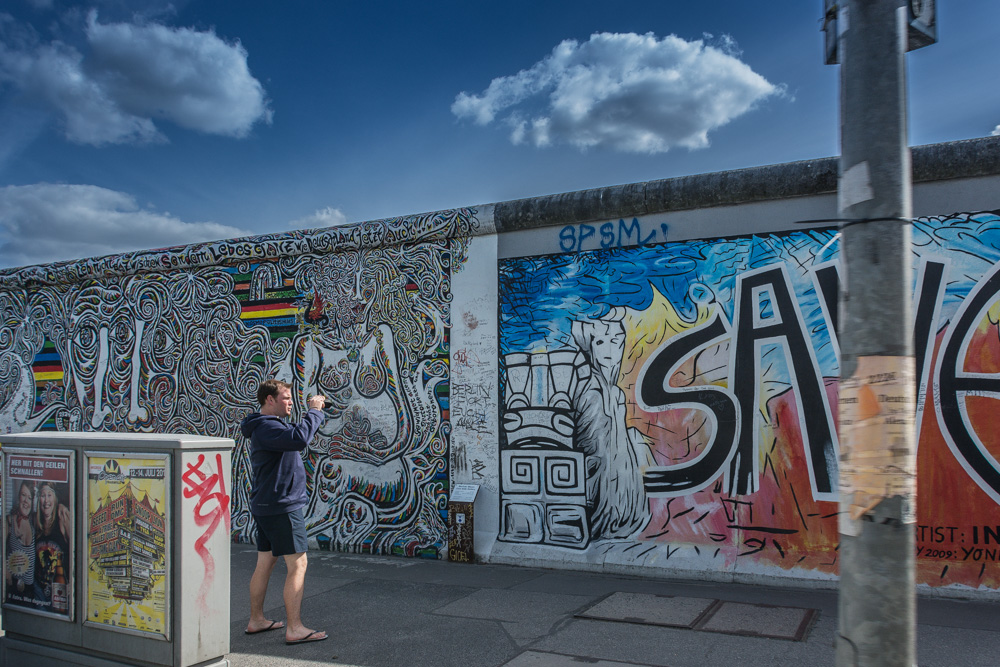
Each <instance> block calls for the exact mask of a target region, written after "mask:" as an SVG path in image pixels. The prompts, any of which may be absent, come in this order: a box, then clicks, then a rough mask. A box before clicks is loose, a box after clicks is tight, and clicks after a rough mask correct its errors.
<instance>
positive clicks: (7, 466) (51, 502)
mask: <svg viewBox="0 0 1000 667" xmlns="http://www.w3.org/2000/svg"><path fill="white" fill-rule="evenodd" d="M74 460H75V459H74V453H73V452H71V451H65V450H60V449H45V450H42V449H20V448H16V447H4V448H3V498H4V504H3V513H4V517H5V520H4V522H3V553H4V564H3V565H4V572H5V576H4V577H3V584H4V589H3V604H4V605H6V606H13V607H17V608H18V610H19V611H26V612H29V613H33V614H41V615H43V616H51V617H54V618H58V619H60V620H64V621H72V620H73V614H74V608H75V604H74V602H75V601H74V599H73V589H74V585H73V582H74V580H75V578H76V573H75V572H74V566H73V564H74V563H75V562H76V558H75V543H74V536H73V526H74V524H75V523H76V518H75V517H76V503H75V502H74V491H73V479H74V476H75V470H76V468H75V466H74Z"/></svg>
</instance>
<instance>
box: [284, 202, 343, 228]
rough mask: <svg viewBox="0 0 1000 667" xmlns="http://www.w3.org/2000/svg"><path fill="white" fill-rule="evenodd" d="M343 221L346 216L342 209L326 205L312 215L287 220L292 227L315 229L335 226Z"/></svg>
mask: <svg viewBox="0 0 1000 667" xmlns="http://www.w3.org/2000/svg"><path fill="white" fill-rule="evenodd" d="M345 222H347V216H346V215H344V213H343V211H341V210H340V209H339V208H333V207H332V206H327V207H326V208H323V209H319V210H318V211H316V212H315V213H313V214H312V215H307V216H305V217H304V218H298V219H297V220H291V221H289V223H288V226H289V227H291V228H292V229H316V228H319V227H336V226H337V225H342V224H344V223H345Z"/></svg>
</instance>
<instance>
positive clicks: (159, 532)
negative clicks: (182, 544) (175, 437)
mask: <svg viewBox="0 0 1000 667" xmlns="http://www.w3.org/2000/svg"><path fill="white" fill-rule="evenodd" d="M168 474H169V473H168V470H167V457H166V456H165V455H157V454H118V453H95V452H88V453H87V552H88V556H89V558H88V562H89V568H88V571H87V595H86V598H87V616H86V618H87V623H89V624H97V625H100V626H102V627H105V628H109V629H114V630H120V631H122V632H127V633H141V634H153V635H159V636H161V637H162V638H163V639H169V637H168V630H169V629H168V627H167V619H168V618H169V612H170V610H169V600H168V595H167V591H168V590H169V588H168V582H167V572H168V563H167V557H168V556H167V553H168V548H169V546H168V544H167V535H168V533H169V531H168V525H167V501H168V498H167V488H168V482H169V480H168V479H167V477H168Z"/></svg>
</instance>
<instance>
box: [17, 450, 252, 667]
mask: <svg viewBox="0 0 1000 667" xmlns="http://www.w3.org/2000/svg"><path fill="white" fill-rule="evenodd" d="M233 445H234V443H233V441H232V440H230V439H228V438H212V437H204V436H194V435H177V434H174V435H171V434H151V433H69V432H38V433H24V434H17V435H6V436H0V461H2V476H3V512H4V522H3V530H2V537H3V548H4V552H3V553H4V559H3V570H4V577H3V589H2V597H0V600H2V605H3V627H4V630H5V631H6V636H5V637H4V638H3V639H2V640H0V664H6V665H20V666H22V667H28V666H32V665H52V664H63V665H88V666H99V665H140V666H143V667H152V666H170V667H188V666H189V665H199V667H202V666H212V667H215V666H220V667H221V666H223V665H226V666H228V664H229V661H228V660H226V659H224V657H223V656H225V655H226V654H227V653H228V652H229V548H230V538H229V532H230V530H229V529H230V504H229V500H230V495H229V494H230V489H231V488H232V487H231V478H232V450H233Z"/></svg>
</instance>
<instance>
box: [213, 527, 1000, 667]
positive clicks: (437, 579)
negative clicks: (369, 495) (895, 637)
mask: <svg viewBox="0 0 1000 667" xmlns="http://www.w3.org/2000/svg"><path fill="white" fill-rule="evenodd" d="M255 561H256V551H255V549H254V547H252V546H246V545H233V550H232V568H231V573H232V607H231V621H232V624H231V629H230V636H231V652H230V653H229V654H228V655H227V658H228V659H229V660H230V662H231V664H232V665H233V666H234V667H259V666H269V667H270V666H275V667H284V666H287V667H302V666H303V665H309V664H327V665H342V666H354V667H397V666H398V665H418V666H419V665H428V666H432V665H433V666H434V667H450V666H454V667H490V666H495V667H547V666H551V667H570V666H574V667H575V666H578V665H580V664H588V665H596V666H597V667H618V666H621V665H632V666H636V665H639V666H643V665H647V666H656V667H688V666H690V667H694V666H698V667H702V666H705V665H725V666H726V667H739V666H741V665H769V666H771V665H774V666H785V665H787V666H789V667H791V666H793V665H794V666H795V667H802V666H803V665H810V666H818V665H833V664H834V638H835V636H836V630H837V593H836V591H832V590H801V589H779V588H769V587H765V586H747V585H740V584H723V583H706V582H676V581H664V580H659V579H642V578H637V577H626V576H617V575H604V574H592V573H582V572H572V571H564V570H544V569H537V568H519V567H510V566H502V565H481V564H477V565H470V564H463V563H449V562H445V561H429V560H418V559H404V558H394V557H387V556H365V555H354V554H341V553H329V552H310V553H309V570H308V573H307V575H306V596H305V600H304V601H303V606H302V607H303V619H304V621H305V623H306V624H307V625H309V626H310V627H312V628H316V629H319V630H326V631H327V632H328V633H329V634H330V639H329V640H327V641H322V642H315V643H310V644H303V645H300V646H286V645H285V643H284V636H283V633H281V632H268V633H263V634H259V635H253V636H247V635H244V634H243V630H244V629H245V628H246V624H247V620H248V619H249V616H250V612H249V592H248V590H247V582H248V581H249V579H250V574H251V573H252V572H253V567H254V563H255ZM283 568H284V566H283V565H282V564H279V566H278V567H277V568H276V569H275V572H274V575H273V576H272V581H271V587H270V589H269V590H268V596H267V603H266V608H267V611H268V614H269V616H270V617H271V618H276V619H283V618H284V608H283V606H282V601H281V585H282V582H283V580H284V569H283ZM917 634H918V638H917V654H918V661H919V665H921V666H924V667H936V666H941V667H953V666H954V665H964V666H968V667H976V666H980V665H981V666H983V667H987V666H990V667H993V666H995V665H997V664H1000V658H998V657H997V656H1000V599H998V602H996V603H994V602H982V601H963V600H942V599H924V598H921V599H920V600H919V602H918V632H917Z"/></svg>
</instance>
